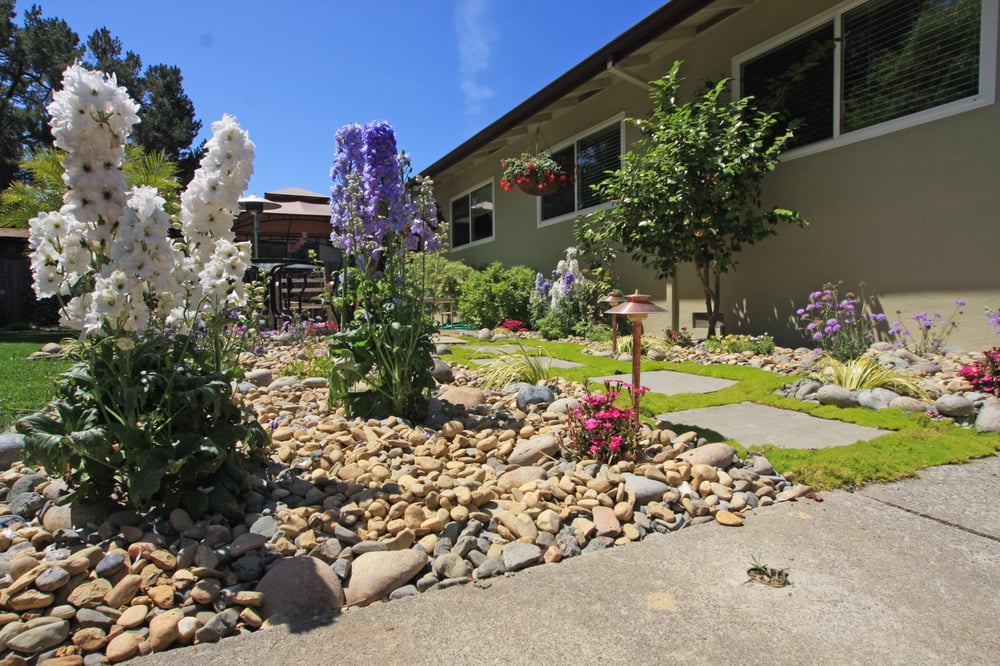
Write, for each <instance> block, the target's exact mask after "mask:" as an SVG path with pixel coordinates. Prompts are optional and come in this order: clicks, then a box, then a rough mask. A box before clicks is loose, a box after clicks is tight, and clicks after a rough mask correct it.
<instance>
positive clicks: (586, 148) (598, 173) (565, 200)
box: [541, 122, 622, 222]
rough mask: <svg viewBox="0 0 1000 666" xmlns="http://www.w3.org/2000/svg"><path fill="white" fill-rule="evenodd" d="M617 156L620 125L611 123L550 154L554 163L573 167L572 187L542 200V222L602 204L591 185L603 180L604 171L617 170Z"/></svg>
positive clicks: (620, 139)
mask: <svg viewBox="0 0 1000 666" xmlns="http://www.w3.org/2000/svg"><path fill="white" fill-rule="evenodd" d="M621 154H622V128H621V123H620V122H614V123H612V124H610V125H608V126H606V127H603V128H601V129H599V130H597V131H596V132H593V133H591V134H588V135H586V136H584V137H582V138H580V139H577V140H576V141H574V142H573V143H572V144H570V145H569V146H566V147H565V148H562V149H560V150H557V151H554V152H553V153H552V157H553V159H555V160H556V161H557V162H559V163H560V164H572V165H575V166H574V172H575V173H574V178H575V183H574V186H573V187H564V188H562V189H561V190H559V191H558V192H556V193H554V194H550V195H547V196H544V197H542V210H541V217H542V221H543V222H545V221H547V220H552V219H553V218H557V217H560V216H562V215H567V214H570V213H575V212H577V211H581V210H583V209H585V208H592V207H593V206H597V205H600V204H602V203H604V199H603V198H601V197H600V196H599V195H598V194H597V193H596V192H594V189H593V185H596V184H597V183H600V182H601V181H603V180H604V179H605V178H607V172H608V171H614V170H616V169H618V168H619V167H620V166H621Z"/></svg>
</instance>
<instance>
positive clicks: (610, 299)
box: [598, 292, 625, 356]
mask: <svg viewBox="0 0 1000 666" xmlns="http://www.w3.org/2000/svg"><path fill="white" fill-rule="evenodd" d="M624 300H625V297H624V296H622V295H621V294H616V293H615V292H611V293H609V294H608V295H607V296H605V297H604V298H602V299H601V300H599V301H598V303H607V304H608V305H610V306H611V307H612V308H613V307H615V306H616V305H618V304H619V303H621V302H622V301H624ZM607 312H611V310H608V311H607ZM611 355H612V356H617V355H618V315H617V314H615V313H614V312H611Z"/></svg>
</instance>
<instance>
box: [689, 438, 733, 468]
mask: <svg viewBox="0 0 1000 666" xmlns="http://www.w3.org/2000/svg"><path fill="white" fill-rule="evenodd" d="M677 458H678V459H679V460H683V461H684V462H689V463H691V464H692V465H699V464H700V465H711V466H712V467H721V468H722V469H726V468H727V467H729V466H730V465H732V464H733V460H734V459H735V458H736V449H734V448H733V447H731V446H729V445H728V444H723V443H722V442H716V443H713V444H705V445H703V446H699V447H697V448H695V449H691V450H690V451H685V452H684V453H682V454H680V455H679V456H677Z"/></svg>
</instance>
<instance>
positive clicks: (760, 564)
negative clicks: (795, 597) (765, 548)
mask: <svg viewBox="0 0 1000 666" xmlns="http://www.w3.org/2000/svg"><path fill="white" fill-rule="evenodd" d="M750 562H751V564H752V566H751V567H750V568H749V569H747V575H748V576H750V578H751V579H753V580H755V581H757V582H759V583H764V584H765V585H770V586H771V587H785V586H786V585H791V584H792V583H791V581H790V580H788V571H787V570H785V569H775V568H774V567H769V566H767V565H766V564H764V561H763V559H762V558H761V556H760V555H754V556H752V557H751V560H750Z"/></svg>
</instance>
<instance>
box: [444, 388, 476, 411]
mask: <svg viewBox="0 0 1000 666" xmlns="http://www.w3.org/2000/svg"><path fill="white" fill-rule="evenodd" d="M438 399H440V400H442V401H445V402H450V403H451V404H453V405H455V406H457V407H465V408H466V409H473V408H474V407H478V406H479V405H481V404H483V403H484V402H486V394H485V393H483V391H482V390H481V389H477V388H475V387H474V386H453V387H451V388H449V389H447V390H446V391H445V392H444V393H442V394H441V395H439V396H438Z"/></svg>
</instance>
